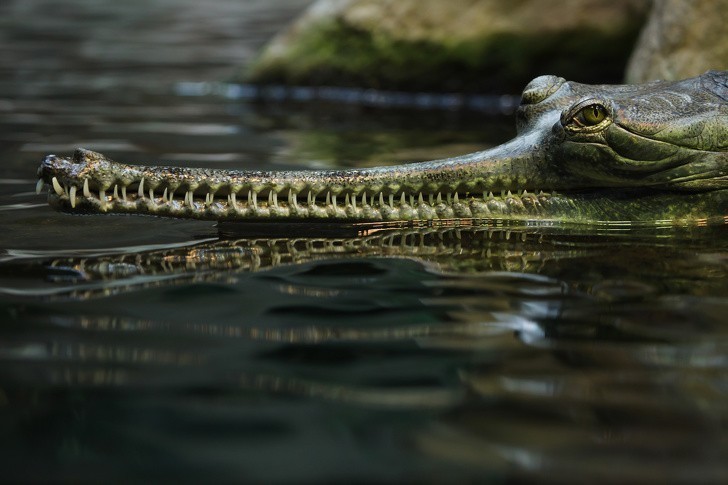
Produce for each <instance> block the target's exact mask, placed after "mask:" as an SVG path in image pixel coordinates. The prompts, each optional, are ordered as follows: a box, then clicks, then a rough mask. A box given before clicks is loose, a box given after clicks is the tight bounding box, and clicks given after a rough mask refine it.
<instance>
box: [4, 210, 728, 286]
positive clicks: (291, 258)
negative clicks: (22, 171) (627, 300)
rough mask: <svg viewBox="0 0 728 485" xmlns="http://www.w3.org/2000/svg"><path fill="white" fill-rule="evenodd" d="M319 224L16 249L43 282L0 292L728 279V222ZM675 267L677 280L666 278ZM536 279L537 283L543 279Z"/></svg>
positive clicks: (16, 262)
mask: <svg viewBox="0 0 728 485" xmlns="http://www.w3.org/2000/svg"><path fill="white" fill-rule="evenodd" d="M242 227H244V226H242ZM319 229H320V228H317V227H314V228H305V229H304V228H295V225H293V226H287V227H286V228H284V229H283V230H282V232H279V233H278V234H275V235H268V234H265V233H263V234H262V235H260V234H257V235H256V234H255V232H256V229H255V228H253V229H252V230H249V229H245V230H246V232H247V233H248V234H251V233H252V234H253V235H246V234H240V233H237V232H236V231H240V229H239V227H236V226H235V225H234V224H232V225H229V226H221V228H220V236H219V237H217V238H214V239H212V240H209V239H208V240H205V241H204V242H201V243H193V244H190V245H184V246H176V245H175V246H172V247H169V248H162V249H152V250H147V251H140V252H136V251H135V252H129V251H128V250H110V251H109V252H108V253H104V251H103V250H99V251H95V253H96V254H95V255H94V256H92V257H86V256H74V255H73V251H70V252H67V253H71V255H70V256H68V257H63V256H61V257H58V256H57V255H50V253H49V255H48V256H47V257H44V255H43V254H36V255H34V257H27V256H26V255H22V256H21V257H18V258H13V257H6V258H5V261H3V262H2V263H0V278H2V280H5V281H9V282H15V281H13V280H14V278H17V275H18V274H19V273H24V274H30V275H32V276H31V277H38V278H39V279H40V280H41V281H34V283H35V285H34V287H33V289H29V290H27V291H25V292H24V291H23V290H17V288H18V287H22V286H23V285H13V284H6V285H2V287H0V294H2V293H5V292H8V291H11V292H13V293H14V294H16V295H17V294H20V295H27V296H41V297H43V298H45V299H49V300H50V299H55V300H59V299H80V300H84V299H90V298H99V297H106V296H110V295H114V294H119V293H124V292H128V291H134V290H140V289H143V288H150V287H158V286H168V285H175V284H183V283H190V282H202V281H224V280H225V278H231V277H234V276H235V275H236V274H239V273H248V272H260V271H264V270H269V269H272V268H276V267H281V266H286V265H302V264H305V263H311V262H317V261H327V260H329V261H332V262H333V261H339V262H340V261H354V260H356V261H359V260H371V259H376V258H400V259H410V260H415V261H417V262H419V263H421V264H423V265H425V266H426V267H427V268H428V269H429V270H431V271H433V272H435V273H438V274H441V275H447V274H452V275H458V276H465V275H468V274H479V275H481V276H482V275H483V274H486V273H487V274H488V275H489V276H488V277H487V278H485V279H483V278H478V279H476V280H467V282H466V283H463V282H462V281H459V280H457V279H455V280H453V281H451V282H450V283H451V284H453V285H460V284H464V285H466V286H468V287H474V286H482V285H483V284H486V285H489V286H492V285H497V280H498V279H499V278H506V277H507V276H505V274H506V273H507V274H519V275H522V276H523V275H542V276H544V277H546V278H551V280H543V281H542V283H543V282H544V281H548V286H554V287H556V288H557V290H556V291H558V292H565V291H567V290H566V289H564V288H562V286H564V285H566V286H568V287H569V290H579V291H586V292H590V293H601V294H603V295H604V296H608V295H609V294H611V293H627V294H629V293H633V292H636V293H637V294H649V293H650V292H652V291H653V289H651V288H650V281H651V278H650V275H651V274H654V275H660V276H661V278H660V279H661V284H662V285H663V286H664V285H668V286H670V287H673V288H674V289H678V288H679V289H680V291H686V292H688V293H699V292H700V290H701V288H702V287H703V286H704V285H705V284H714V283H715V281H720V280H721V279H725V276H726V274H727V273H728V269H727V266H728V264H727V263H726V261H725V258H724V257H723V256H722V255H721V254H720V240H721V237H723V236H724V233H725V230H726V229H725V227H718V228H712V229H711V228H694V229H692V230H688V229H669V230H666V229H659V230H658V229H651V228H635V227H619V226H617V227H614V226H606V227H604V228H602V229H601V230H598V231H595V230H594V228H588V230H587V229H582V230H580V229H579V228H578V227H570V228H568V229H567V228H560V227H535V228H534V227H528V226H524V225H518V224H516V225H510V226H506V227H504V226H503V225H502V222H501V223H499V224H498V225H490V224H482V223H480V222H479V221H467V220H464V221H457V225H449V226H447V225H445V226H442V225H441V226H427V225H426V226H424V227H404V228H391V227H376V226H367V225H351V226H347V227H344V228H338V229H336V232H338V233H340V234H338V233H336V232H335V233H330V234H328V235H323V236H322V235H320V234H317V235H312V234H316V233H317V231H318V230H319ZM266 231H267V228H266ZM297 231H300V233H298V234H297V233H296V232H297ZM329 231H331V230H330V229H329ZM291 232H293V233H294V234H293V235H290V233H291ZM318 232H319V233H320V231H318ZM9 254H12V251H10V252H9ZM577 261H583V262H584V268H589V269H590V271H591V274H590V273H588V272H585V273H582V274H573V271H574V268H575V267H579V266H578V264H577V265H575V264H574V262H577ZM668 267H669V268H668ZM501 273H504V274H501ZM666 273H667V274H668V276H667V279H665V278H664V277H662V276H663V275H664V274H666ZM530 280H531V283H532V284H537V283H536V281H537V280H536V279H533V278H531V279H530ZM538 281H541V280H538ZM0 284H2V283H0ZM662 289H664V288H662ZM292 291H296V290H293V289H292ZM308 291H315V290H314V289H310V288H309V290H308ZM549 291H554V290H553V288H552V289H551V290H549ZM622 296H624V295H622Z"/></svg>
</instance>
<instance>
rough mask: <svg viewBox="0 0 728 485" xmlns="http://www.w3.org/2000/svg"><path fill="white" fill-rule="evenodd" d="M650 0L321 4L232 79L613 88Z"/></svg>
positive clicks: (447, 87) (416, 87)
mask: <svg viewBox="0 0 728 485" xmlns="http://www.w3.org/2000/svg"><path fill="white" fill-rule="evenodd" d="M649 5H650V3H649V2H648V1H647V0H612V1H609V2H605V1H604V0H510V1H502V0H447V1H443V0H319V1H317V2H316V3H314V4H313V5H312V6H311V7H310V8H309V9H308V10H307V12H306V13H305V14H304V15H303V16H302V17H300V18H299V19H298V20H297V21H296V22H295V23H294V24H293V25H292V26H291V27H289V28H288V29H287V30H286V31H284V32H283V33H281V34H280V35H279V36H277V37H276V38H275V39H274V40H273V41H272V42H271V43H270V44H269V45H268V46H267V48H266V49H265V50H264V51H263V52H262V54H261V56H260V57H259V58H258V60H257V62H255V63H254V64H253V65H252V68H251V69H249V70H246V71H245V72H242V73H240V75H239V77H238V79H237V80H244V81H247V82H256V83H285V84H301V85H338V86H342V85H344V86H345V85H349V86H364V87H374V88H386V89H403V90H409V91H421V90H439V91H471V92H500V93H502V92H520V90H521V89H522V87H523V86H524V85H525V84H526V83H527V82H528V81H529V80H530V79H532V78H533V77H535V76H537V75H540V74H545V73H555V74H559V75H561V76H564V77H566V78H568V79H572V80H576V81H582V82H596V83H608V82H620V81H621V80H622V78H623V75H624V65H625V60H626V59H627V58H628V56H629V53H630V52H631V50H632V46H633V45H634V43H635V40H636V38H637V36H638V35H639V31H640V28H641V26H642V25H643V24H644V20H645V17H646V14H647V11H648V9H649Z"/></svg>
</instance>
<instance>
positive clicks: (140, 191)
mask: <svg viewBox="0 0 728 485" xmlns="http://www.w3.org/2000/svg"><path fill="white" fill-rule="evenodd" d="M138 195H139V198H140V199H144V177H142V179H141V181H140V182H139V190H138Z"/></svg>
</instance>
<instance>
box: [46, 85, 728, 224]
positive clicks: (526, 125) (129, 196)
mask: <svg viewBox="0 0 728 485" xmlns="http://www.w3.org/2000/svg"><path fill="white" fill-rule="evenodd" d="M517 128H518V135H517V136H516V138H514V139H513V140H511V141H510V142H508V143H505V144H503V145H501V146H499V147H496V148H493V149H491V150H486V151H482V152H477V153H473V154H470V155H465V156H461V157H455V158H450V159H446V160H436V161H431V162H422V163H414V164H407V165H397V166H391V167H377V168H370V169H352V170H325V171H290V172H286V171H280V172H262V171H225V170H206V169H187V168H170V167H143V166H133V165H125V164H120V163H116V162H113V161H111V160H109V159H107V158H106V157H104V156H103V155H101V154H99V153H95V152H91V151H88V150H84V149H78V150H76V152H75V154H74V156H73V158H72V159H66V158H61V157H57V156H55V155H48V156H47V157H46V158H45V159H44V160H43V163H42V164H41V166H40V168H39V170H38V176H39V177H40V181H39V188H40V187H41V186H42V184H43V183H47V184H49V185H50V187H51V189H50V190H49V202H50V203H51V204H52V205H53V206H55V207H57V208H59V209H61V210H64V211H69V212H80V213H133V214H151V215H159V216H169V217H182V218H194V219H209V220H220V221H237V220H240V221H245V220H258V221H260V220H270V221H284V220H298V221H301V220H303V221H306V220H309V221H310V220H318V221H322V220H330V221H347V222H358V221H430V220H436V219H461V218H462V219H465V218H484V219H493V218H495V219H508V220H534V221H549V222H551V221H556V222H573V223H597V222H600V221H608V222H616V221H630V222H634V221H641V222H647V223H658V224H659V223H664V224H685V223H688V224H710V223H724V222H725V216H726V215H727V214H728V71H721V72H718V71H711V72H707V73H705V74H703V75H702V76H699V77H696V78H692V79H686V80H683V81H678V82H654V83H649V84H644V85H623V86H606V85H604V86H590V85H584V84H579V83H574V82H567V81H565V80H564V79H562V78H559V77H555V76H541V77H538V78H536V79H534V80H533V81H531V82H530V83H529V84H528V86H526V88H525V90H524V92H523V96H522V101H521V106H520V107H519V109H518V112H517Z"/></svg>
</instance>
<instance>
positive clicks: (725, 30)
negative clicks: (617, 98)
mask: <svg viewBox="0 0 728 485" xmlns="http://www.w3.org/2000/svg"><path fill="white" fill-rule="evenodd" d="M708 69H720V70H724V69H728V0H689V1H687V0H655V5H654V7H653V9H652V12H651V13H650V17H649V20H648V21H647V25H645V28H644V31H643V32H642V34H641V35H640V38H639V41H638V43H637V46H636V47H635V50H634V53H633V54H632V57H631V59H630V61H629V64H628V67H627V75H626V80H627V82H633V83H638V82H645V81H650V80H654V79H682V78H686V77H692V76H696V75H698V74H701V73H703V72H705V71H706V70H708Z"/></svg>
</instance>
